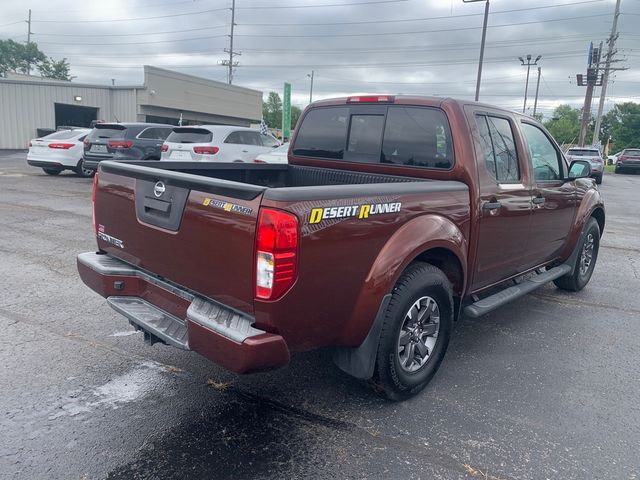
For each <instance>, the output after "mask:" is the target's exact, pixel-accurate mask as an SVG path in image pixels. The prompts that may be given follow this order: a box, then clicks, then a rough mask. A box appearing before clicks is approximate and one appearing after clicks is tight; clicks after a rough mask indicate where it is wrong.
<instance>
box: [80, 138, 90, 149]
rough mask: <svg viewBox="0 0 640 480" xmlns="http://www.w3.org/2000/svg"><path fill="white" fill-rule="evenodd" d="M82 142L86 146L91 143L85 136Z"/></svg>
mask: <svg viewBox="0 0 640 480" xmlns="http://www.w3.org/2000/svg"><path fill="white" fill-rule="evenodd" d="M82 143H84V144H85V145H86V146H87V147H88V146H89V145H91V142H90V141H89V139H88V138H85V139H84V141H83V142H82Z"/></svg>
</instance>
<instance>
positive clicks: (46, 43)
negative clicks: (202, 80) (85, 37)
mask: <svg viewBox="0 0 640 480" xmlns="http://www.w3.org/2000/svg"><path fill="white" fill-rule="evenodd" d="M223 37H228V35H211V36H208V37H192V38H176V39H173V40H156V41H153V42H119V43H102V42H100V43H84V42H83V44H82V45H83V46H84V45H86V46H95V45H99V46H101V47H104V46H109V45H152V44H158V43H173V42H188V41H191V40H210V39H212V38H223ZM38 44H39V45H77V43H75V42H38Z"/></svg>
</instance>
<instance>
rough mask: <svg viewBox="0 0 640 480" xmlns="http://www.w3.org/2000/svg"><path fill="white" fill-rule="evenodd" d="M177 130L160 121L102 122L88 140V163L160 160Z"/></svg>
mask: <svg viewBox="0 0 640 480" xmlns="http://www.w3.org/2000/svg"><path fill="white" fill-rule="evenodd" d="M172 130H173V126H172V125H164V124H159V123H98V124H96V126H95V127H94V129H93V130H92V131H91V133H90V134H89V135H87V138H85V140H84V153H83V156H82V158H83V160H84V165H85V167H87V168H97V167H98V163H100V162H101V161H102V160H160V147H162V144H163V143H164V141H165V139H166V138H167V137H168V136H169V134H170V133H171V131H172Z"/></svg>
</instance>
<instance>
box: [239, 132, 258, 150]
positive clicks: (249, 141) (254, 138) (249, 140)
mask: <svg viewBox="0 0 640 480" xmlns="http://www.w3.org/2000/svg"><path fill="white" fill-rule="evenodd" d="M242 138H243V140H244V141H243V142H242V143H244V144H245V145H257V146H262V140H260V133H258V132H249V131H246V130H245V131H244V132H242Z"/></svg>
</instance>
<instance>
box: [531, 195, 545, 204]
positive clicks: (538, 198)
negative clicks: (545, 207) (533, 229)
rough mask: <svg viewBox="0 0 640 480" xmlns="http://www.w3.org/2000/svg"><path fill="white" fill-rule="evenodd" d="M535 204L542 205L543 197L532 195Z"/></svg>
mask: <svg viewBox="0 0 640 480" xmlns="http://www.w3.org/2000/svg"><path fill="white" fill-rule="evenodd" d="M531 201H532V202H533V203H534V204H535V205H542V204H543V203H544V197H533V200H531Z"/></svg>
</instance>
